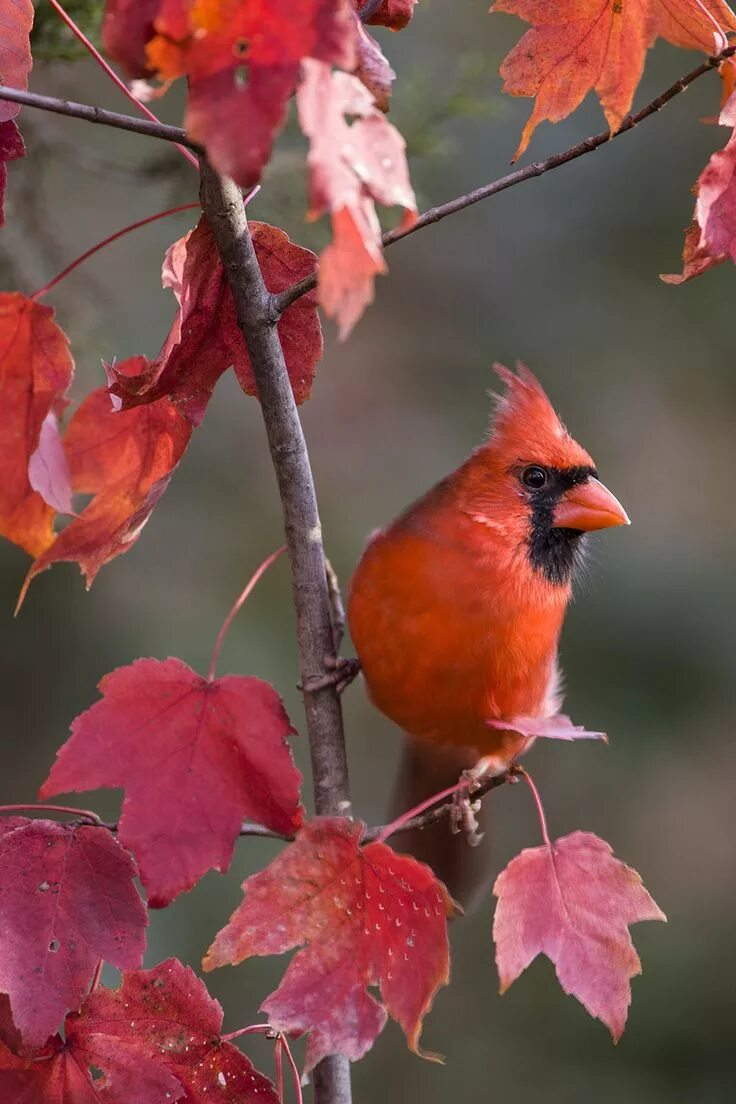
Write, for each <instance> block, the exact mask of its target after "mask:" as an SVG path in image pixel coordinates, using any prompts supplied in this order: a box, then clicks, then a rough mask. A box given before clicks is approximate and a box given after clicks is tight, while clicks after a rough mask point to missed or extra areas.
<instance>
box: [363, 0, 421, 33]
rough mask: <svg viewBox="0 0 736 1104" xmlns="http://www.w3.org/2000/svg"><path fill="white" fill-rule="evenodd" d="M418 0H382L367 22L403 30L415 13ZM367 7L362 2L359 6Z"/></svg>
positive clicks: (394, 29) (393, 29)
mask: <svg viewBox="0 0 736 1104" xmlns="http://www.w3.org/2000/svg"><path fill="white" fill-rule="evenodd" d="M416 5H417V0H382V3H380V4H379V5H378V7H377V8H376V10H375V11H374V13H373V15H372V16H371V17H370V19H368V20H366V22H367V23H373V24H378V25H380V26H382V27H390V28H391V30H392V31H401V30H403V28H404V27H406V26H407V24H408V23H410V22H411V18H412V16H413V15H414V8H415V7H416ZM362 7H365V4H364V3H362V2H359V3H358V8H359V9H360V8H362Z"/></svg>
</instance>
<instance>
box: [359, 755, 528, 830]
mask: <svg viewBox="0 0 736 1104" xmlns="http://www.w3.org/2000/svg"><path fill="white" fill-rule="evenodd" d="M518 773H519V771H517V770H516V768H512V769H511V770H509V771H508V772H507V773H506V774H501V775H494V776H492V777H490V778H487V779H486V780H485V781H484V782H481V784H480V786H478V788H477V790H473V794H472V797H473V800H474V801H480V800H482V798H483V797H485V795H486V794H487V793H490V791H491V790H495V789H496V788H497V787H498V786H503V785H504V784H505V783H506V782H516V778H517V774H518ZM453 807H454V802H453V801H445V802H443V804H442V805H435V807H434V808H432V809H428V810H427V811H426V812H424V813H421V814H420V815H419V816H415V817H412V819H411V820H407V821H405V822H403V823H401V822H400V821H395V822H393V823H391V824H382V825H379V826H378V827H377V828H369V829H368V830H367V831H366V833H365V835H364V837H363V839H364V840H365V841H366V842H371V841H373V840H378V839H380V840H386V839H389V838H390V837H391V836H392V835H394V833H395V832H412V831H414V830H415V829H417V828H427V827H428V826H429V825H430V824H435V823H436V822H437V821H438V820H442V819H443V818H444V817H446V816H448V815H449V813H450V812H451V810H452V809H453ZM394 823H395V824H396V827H394ZM389 829H390V830H389Z"/></svg>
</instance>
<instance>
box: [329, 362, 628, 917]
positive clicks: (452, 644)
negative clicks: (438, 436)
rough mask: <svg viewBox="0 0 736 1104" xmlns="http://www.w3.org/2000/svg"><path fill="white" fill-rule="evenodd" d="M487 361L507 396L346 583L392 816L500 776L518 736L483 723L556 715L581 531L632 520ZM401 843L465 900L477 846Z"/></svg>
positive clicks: (545, 415) (380, 535)
mask: <svg viewBox="0 0 736 1104" xmlns="http://www.w3.org/2000/svg"><path fill="white" fill-rule="evenodd" d="M494 367H495V370H496V372H497V373H498V375H499V376H500V377H501V380H502V381H503V383H504V384H505V385H506V393H505V394H504V395H503V396H502V397H499V398H498V408H497V412H496V416H495V419H494V421H493V424H492V427H491V431H490V434H489V436H488V439H487V440H486V441H485V443H484V444H482V445H481V446H480V447H479V448H477V449H475V451H474V452H473V453H472V454H471V455H470V457H469V458H468V459H467V460H466V461H465V463H464V464H462V465H461V466H460V467H459V468H458V469H457V470H456V471H455V472H453V473H452V474H451V475H449V476H448V477H447V478H446V479H443V480H442V482H441V483H438V484H437V486H435V487H433V488H432V489H431V490H430V491H428V492H427V493H426V494H425V495H424V496H423V497H422V498H420V499H419V500H418V501H417V502H415V503H414V504H413V505H411V506H409V508H408V509H407V510H405V511H404V513H402V514H401V515H400V516H399V517H398V518H397V519H396V520H395V521H394V522H392V524H390V525H389V526H388V527H387V528H385V529H381V530H379V531H378V532H376V533H375V534H374V535H373V536H372V537H371V539H370V541H369V543H368V546H367V547H366V549H365V551H364V553H363V556H362V558H361V560H360V562H359V564H358V567H357V569H356V571H355V574H354V576H353V579H352V582H351V587H350V595H349V602H348V619H349V624H350V630H351V633H352V638H353V642H354V644H355V648H356V651H357V654H358V658H359V660H360V662H361V666H362V671H363V676H364V679H365V683H366V686H367V688H368V693H369V695H370V697H371V699H372V700H373V702H374V703H375V705H376V706H377V707H378V709H380V710H381V712H382V713H385V714H386V716H387V717H389V718H390V719H391V720H392V721H394V722H395V723H396V724H397V725H399V726H400V727H401V728H402V729H403V731H404V732H405V733H406V735H407V737H408V739H407V744H406V748H405V753H404V763H403V768H402V774H401V778H400V781H399V786H398V796H397V799H396V802H395V804H397V805H398V811H403V810H404V809H407V808H411V807H413V806H414V805H415V804H417V803H418V802H419V801H420V800H423V799H424V798H426V797H428V796H430V795H431V794H433V793H436V792H438V791H439V790H440V789H443V788H445V787H446V786H448V785H452V783H453V781H457V779H458V776H459V774H460V772H461V771H462V769H464V768H467V767H473V766H474V765H475V764H477V763H478V760H479V759H481V758H482V759H484V766H485V767H486V769H488V770H491V771H493V772H497V773H501V772H504V771H506V770H507V768H508V767H509V765H510V764H511V763H513V761H514V760H515V758H516V757H517V755H518V754H519V753H520V752H521V751H522V750H525V749H526V747H528V745H529V743H530V741H529V740H528V739H527V738H525V737H524V736H523V735H522V734H520V733H517V732H515V731H513V729H512V728H511V729H505V730H504V729H499V728H494V727H492V725H489V724H488V722H489V721H491V722H493V721H506V722H510V723H511V724H513V721H514V719H515V718H517V719H518V718H525V719H526V720H527V721H528V719H529V718H532V719H534V718H538V719H540V720H541V719H544V718H548V717H551V716H553V715H554V714H556V713H557V712H558V710H559V706H560V702H561V693H560V672H559V667H558V662H557V647H558V640H559V635H560V630H561V628H562V623H563V620H564V616H565V611H566V609H567V605H568V603H569V601H570V598H571V594H572V581H573V576H574V573H575V568H576V565H577V564H578V563H579V561H580V558H581V553H582V550H583V545H584V543H585V534H586V533H588V532H590V531H592V530H595V529H605V528H608V527H609V526H614V525H626V524H628V523H629V519H628V517H627V516H626V513H625V511H624V509H623V507H622V506H621V504H620V503H619V502H618V501H617V499H616V498H615V497H614V496H613V495H612V494H611V492H610V491H609V490H607V488H606V487H604V485H603V484H602V483H601V482H599V480H598V475H597V471H596V468H595V464H594V463H593V460H592V459H591V457H590V456H589V454H588V453H587V452H586V451H585V449H583V448H581V446H580V445H578V444H577V443H576V441H574V440H573V438H572V437H571V436H570V434H569V433H568V431H567V430H566V429H565V427H564V426H563V424H562V423H561V422H560V420H559V418H558V417H557V415H556V414H555V411H554V409H553V408H552V405H551V403H550V401H549V399H548V398H547V396H546V394H545V393H544V391H543V389H542V387H541V386H540V384H539V383H538V382H537V380H536V379H535V377H534V376H533V375H532V373H531V372H530V371H529V369H528V368H526V367H525V366H524V365H522V364H519V365H518V367H517V374H514V373H513V372H511V371H510V370H509V369H508V368H505V367H503V366H502V365H494ZM486 804H488V803H486ZM414 837H415V838H413V839H412V840H411V841H410V843H409V849H410V850H412V851H413V852H414V853H415V854H416V855H417V857H419V858H423V859H424V860H425V861H427V862H429V863H430V865H432V866H433V867H434V868H435V870H436V871H437V873H438V874H439V876H440V877H441V878H442V879H443V880H444V881H445V882H446V883H447V884H448V888H449V889H450V891H451V892H452V893H453V894H454V895H455V896H457V897H458V898H459V899H460V900H462V899H463V898H467V896H468V893H469V891H470V890H471V889H472V888H473V884H474V882H476V881H477V880H478V876H479V871H481V870H482V869H483V867H484V864H485V862H486V861H487V859H484V857H483V856H482V855H479V854H478V851H480V849H476V850H475V851H474V850H473V849H471V848H469V847H468V846H467V843H466V842H465V840H464V839H462V838H461V837H457V836H452V835H451V834H450V832H449V831H448V829H447V825H446V823H438V824H437V825H435V826H433V827H432V828H431V829H425V830H424V831H423V832H421V833H418V832H417V833H414Z"/></svg>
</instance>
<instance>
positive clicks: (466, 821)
mask: <svg viewBox="0 0 736 1104" xmlns="http://www.w3.org/2000/svg"><path fill="white" fill-rule="evenodd" d="M468 773H469V772H468V771H463V776H465V775H466V774H468ZM479 812H480V801H473V800H472V798H471V797H470V795H469V791H468V789H463V790H459V791H458V792H457V793H456V794H455V795H454V797H453V799H452V806H451V808H450V831H451V832H454V833H455V834H458V833H459V832H464V833H465V836H466V838H467V841H468V843H469V844H470V846H471V847H477V846H478V844H479V843H480V841H481V840H482V839H483V833H482V832H480V831H478V818H477V814H478V813H479Z"/></svg>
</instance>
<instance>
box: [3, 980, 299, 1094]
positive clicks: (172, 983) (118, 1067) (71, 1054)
mask: <svg viewBox="0 0 736 1104" xmlns="http://www.w3.org/2000/svg"><path fill="white" fill-rule="evenodd" d="M64 1027H65V1030H64V1034H65V1039H62V1038H61V1037H60V1036H59V1035H56V1036H55V1037H54V1038H53V1039H51V1040H50V1041H49V1043H48V1044H47V1046H45V1047H44V1048H43V1049H42V1050H39V1051H37V1052H36V1053H34V1054H32V1055H24V1056H23V1057H18V1056H17V1055H16V1054H14V1053H13V1052H12V1049H10V1048H9V1047H7V1046H3V1045H2V1043H0V1093H1V1094H2V1101H3V1104H97V1102H102V1101H104V1104H133V1102H135V1104H162V1102H164V1101H171V1104H174V1102H175V1101H177V1100H178V1101H182V1102H183V1104H212V1102H214V1104H278V1097H277V1095H276V1093H275V1090H274V1087H273V1085H272V1084H271V1082H270V1081H269V1080H268V1079H267V1078H265V1077H264V1076H263V1075H262V1074H260V1073H258V1071H257V1070H256V1069H254V1067H253V1066H252V1064H251V1062H250V1061H249V1060H248V1058H246V1056H245V1055H244V1054H243V1053H242V1052H241V1051H240V1050H238V1049H237V1048H236V1047H234V1046H232V1045H231V1044H230V1043H226V1042H223V1041H222V1039H221V1038H220V1034H219V1033H220V1029H221V1027H222V1009H221V1007H220V1005H219V1004H218V1002H217V1001H216V1000H213V998H212V997H211V996H210V995H209V993H208V992H207V990H206V988H205V986H204V984H203V982H202V981H201V980H200V979H199V978H198V977H196V975H195V974H194V973H193V972H192V970H190V969H188V968H187V967H185V966H182V964H181V963H180V962H178V961H177V960H176V959H168V960H167V961H166V962H162V963H160V964H159V965H158V966H156V967H154V969H153V970H137V971H132V972H130V973H125V974H123V980H122V984H121V985H120V987H119V988H118V989H115V990H111V989H97V990H96V991H95V992H93V993H91V994H90V995H89V996H88V997H87V999H86V1001H85V1002H84V1004H83V1006H82V1008H81V1010H80V1011H79V1012H78V1013H72V1014H71V1015H69V1016H67V1019H66V1023H65V1025H64ZM90 1067H93V1068H94V1069H95V1070H97V1071H101V1073H102V1076H99V1074H98V1076H97V1077H96V1078H94V1079H93V1077H92V1075H91V1073H90Z"/></svg>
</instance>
